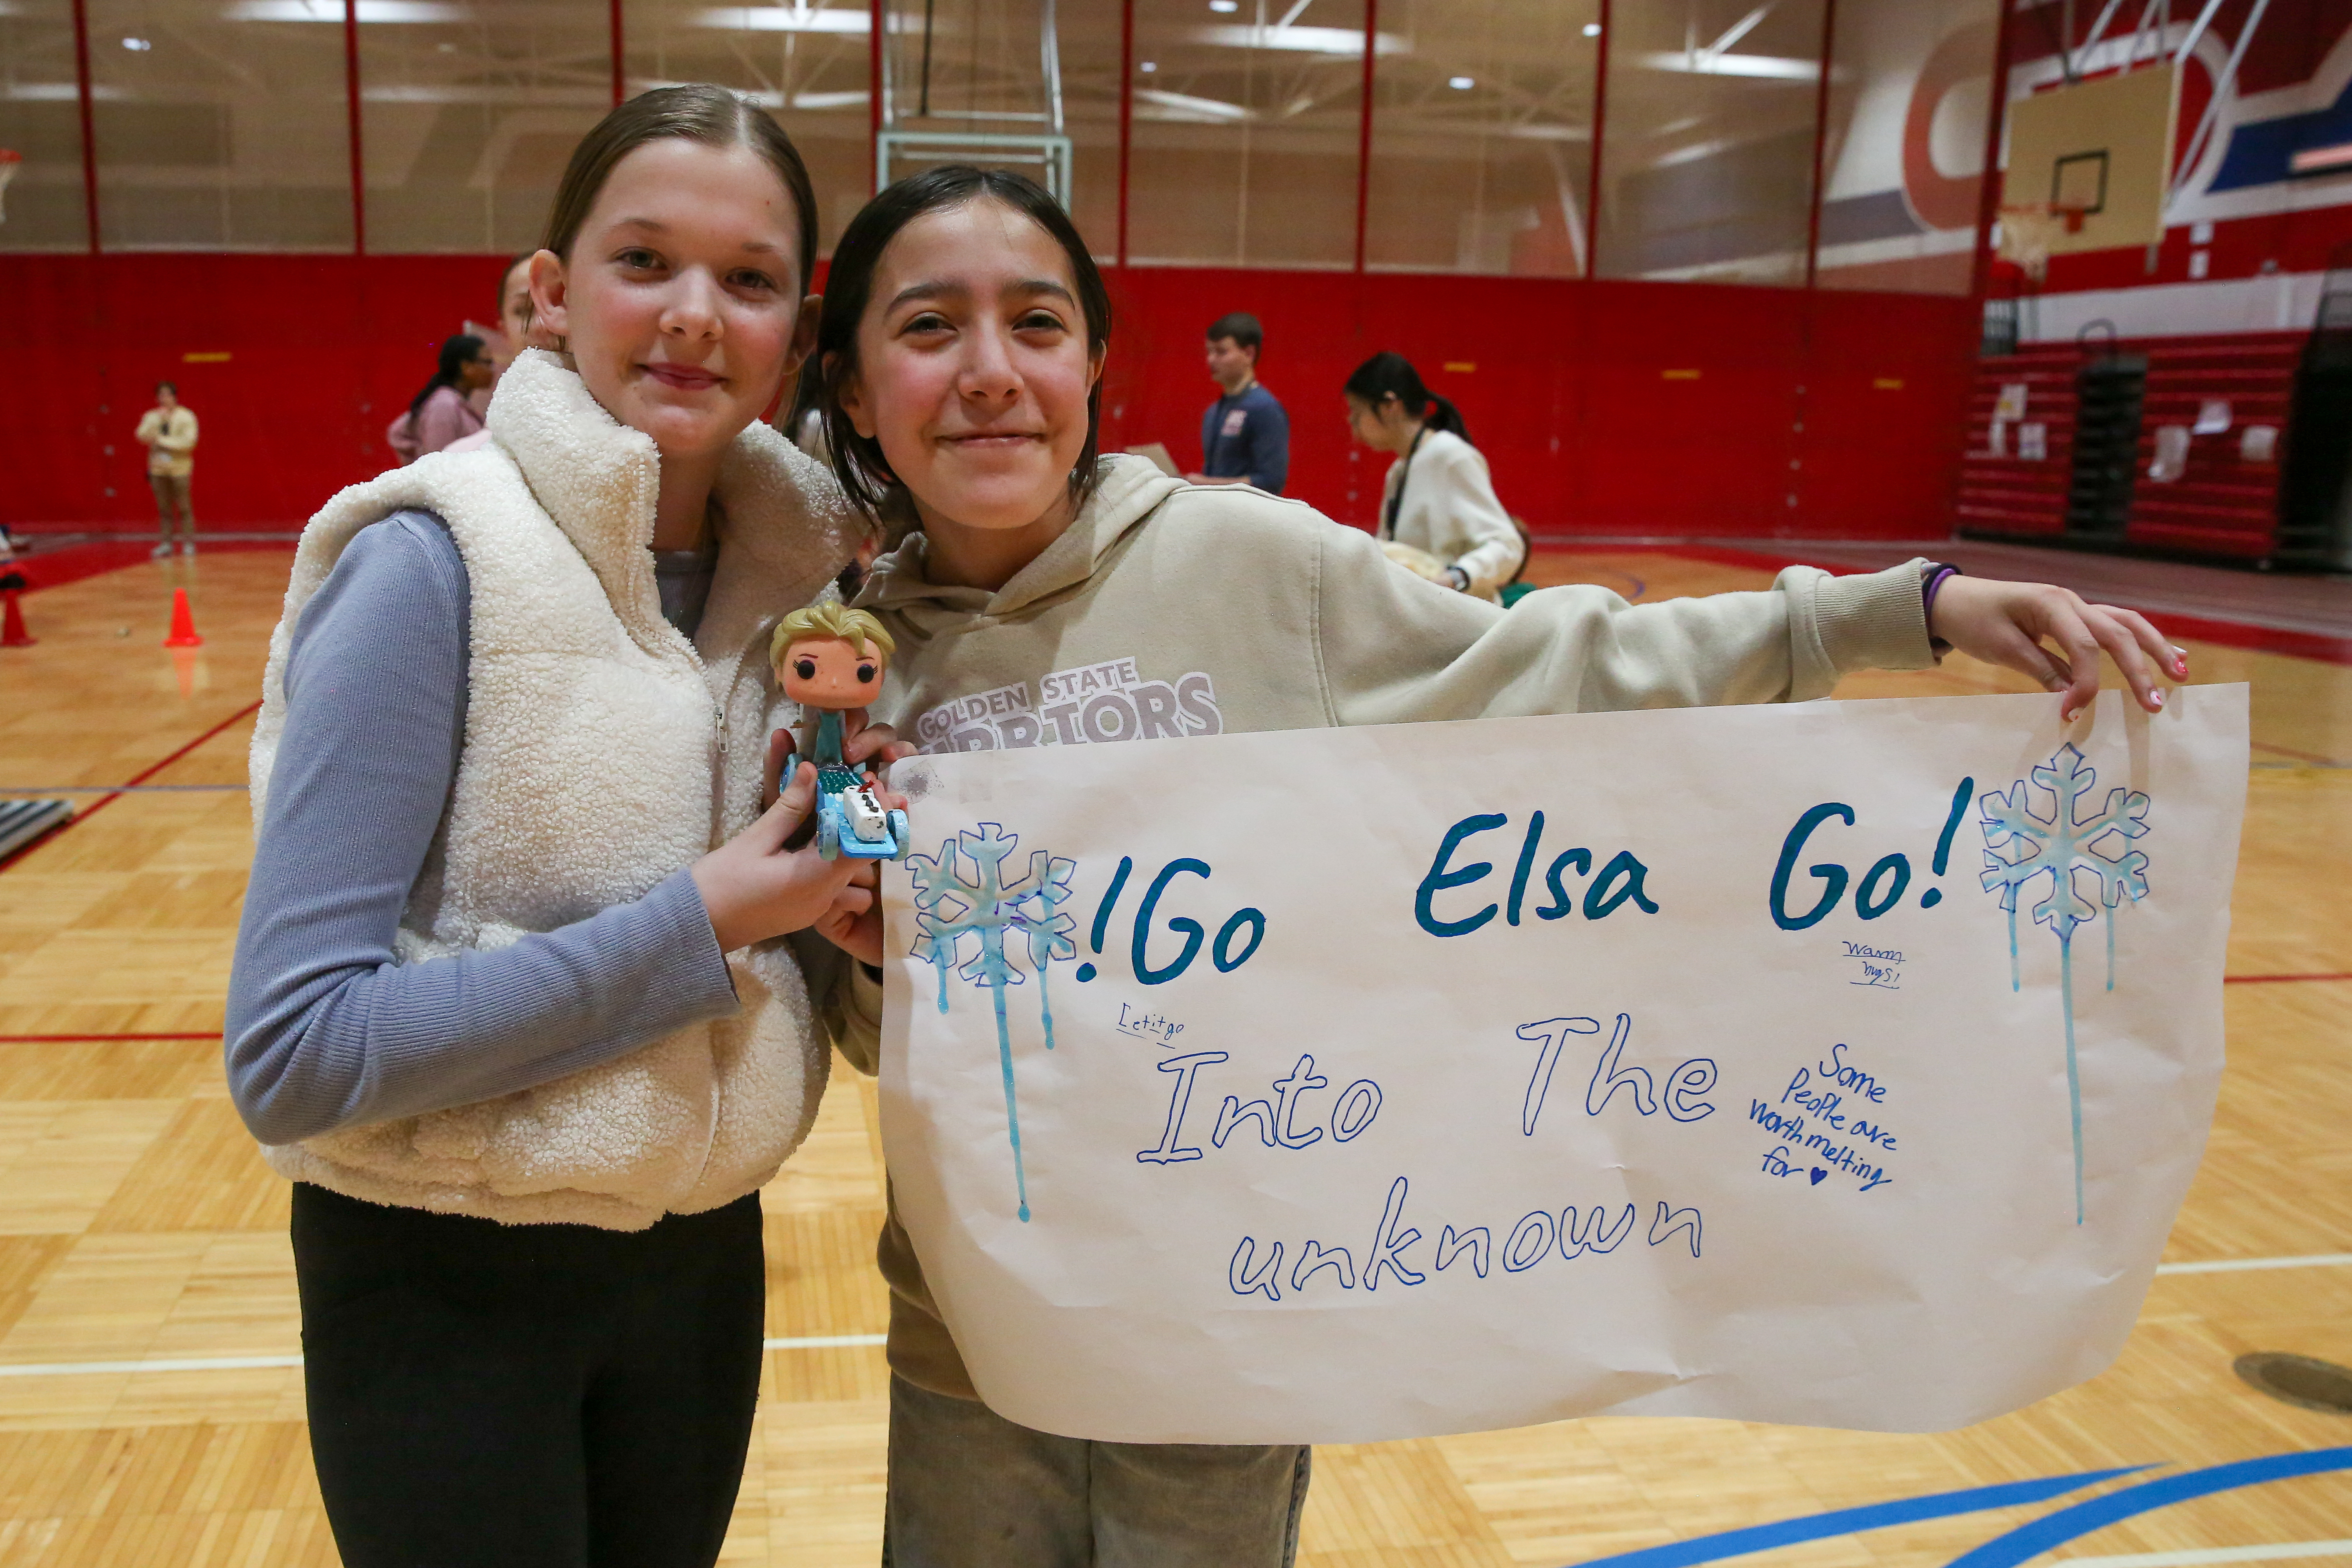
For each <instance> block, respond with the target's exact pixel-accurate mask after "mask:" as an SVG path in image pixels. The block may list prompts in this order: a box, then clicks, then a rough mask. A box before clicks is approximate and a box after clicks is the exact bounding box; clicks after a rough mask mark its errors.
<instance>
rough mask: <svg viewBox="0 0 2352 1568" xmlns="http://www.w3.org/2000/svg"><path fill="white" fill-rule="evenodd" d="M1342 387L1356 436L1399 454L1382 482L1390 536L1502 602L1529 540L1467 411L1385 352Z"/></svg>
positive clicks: (1451, 582)
mask: <svg viewBox="0 0 2352 1568" xmlns="http://www.w3.org/2000/svg"><path fill="white" fill-rule="evenodd" d="M1340 392H1341V393H1342V395H1343V396H1344V397H1345V398H1346V399H1347V403H1348V429H1349V433H1350V434H1353V435H1354V436H1355V438H1356V439H1357V440H1359V441H1360V442H1362V443H1363V444H1365V445H1367V446H1369V447H1370V448H1371V449H1372V450H1373V451H1375V452H1387V453H1392V454H1394V455H1395V456H1396V461H1395V462H1394V463H1391V464H1390V465H1389V472H1388V477H1387V478H1386V479H1385V480H1383V481H1382V482H1381V526H1380V537H1381V539H1382V540H1384V541H1386V542H1389V543H1392V544H1400V545H1407V546H1410V547H1412V549H1417V550H1420V551H1422V552H1423V553H1424V554H1426V555H1428V556H1430V557H1431V558H1433V559H1435V560H1436V561H1437V562H1438V568H1437V570H1439V571H1440V572H1442V573H1443V577H1442V579H1441V580H1443V581H1444V584H1445V585H1446V586H1447V587H1448V588H1453V589H1458V590H1459V591H1462V592H1464V593H1468V594H1474V595H1475V596H1476V597H1478V598H1480V599H1493V598H1495V597H1496V595H1497V594H1499V593H1500V592H1501V591H1502V590H1503V585H1504V584H1505V583H1507V582H1508V581H1510V580H1511V579H1512V578H1513V577H1515V576H1517V573H1518V570H1519V567H1520V564H1521V563H1522V562H1524V561H1525V560H1526V559H1527V544H1526V542H1525V541H1524V540H1522V539H1521V538H1519V529H1518V525H1517V524H1516V523H1514V522H1512V521H1511V515H1510V513H1508V512H1507V511H1505V510H1503V503H1502V502H1500V501H1498V500H1496V498H1495V481H1494V478H1493V476H1490V475H1489V474H1488V473H1487V471H1486V456H1485V455H1483V454H1482V453H1480V452H1479V450H1478V449H1477V448H1476V447H1475V446H1473V445H1471V444H1470V432H1469V431H1468V430H1467V429H1466V428H1465V426H1464V424H1463V423H1462V412H1461V410H1459V409H1457V408H1455V407H1454V405H1453V404H1452V403H1451V402H1447V401H1446V400H1445V399H1444V398H1442V397H1440V396H1438V395H1437V394H1436V393H1435V392H1431V391H1430V390H1429V389H1428V388H1427V387H1426V386H1423V384H1422V380H1421V372H1420V371H1416V370H1414V369H1413V368H1412V361H1409V360H1407V359H1406V358H1405V357H1404V356H1403V355H1402V354H1395V353H1390V352H1388V351H1387V350H1382V351H1381V352H1380V353H1377V354H1374V355H1373V356H1372V357H1371V358H1370V359H1369V360H1366V361H1364V362H1363V363H1362V364H1360V365H1358V366H1357V367H1356V369H1355V371H1354V373H1353V374H1351V375H1349V377H1348V380H1347V382H1346V384H1345V385H1343V386H1342V387H1341V388H1340Z"/></svg>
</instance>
